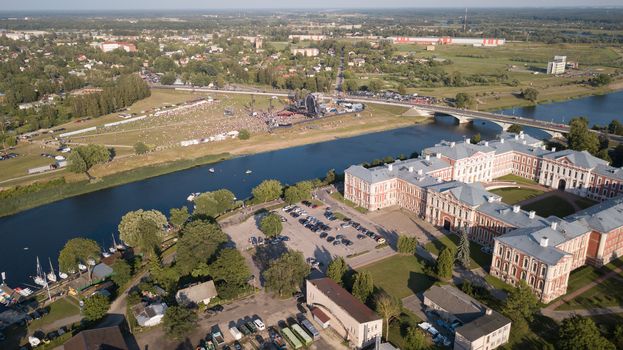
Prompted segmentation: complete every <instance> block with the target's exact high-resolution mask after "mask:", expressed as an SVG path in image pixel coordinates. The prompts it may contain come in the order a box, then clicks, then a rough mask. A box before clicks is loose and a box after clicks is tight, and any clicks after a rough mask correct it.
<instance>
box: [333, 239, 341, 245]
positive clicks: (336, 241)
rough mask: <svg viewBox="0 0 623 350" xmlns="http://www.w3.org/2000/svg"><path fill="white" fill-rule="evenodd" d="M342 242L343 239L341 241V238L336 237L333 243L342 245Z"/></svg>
mask: <svg viewBox="0 0 623 350" xmlns="http://www.w3.org/2000/svg"><path fill="white" fill-rule="evenodd" d="M340 244H342V241H340V240H339V239H336V240H335V241H333V245H340Z"/></svg>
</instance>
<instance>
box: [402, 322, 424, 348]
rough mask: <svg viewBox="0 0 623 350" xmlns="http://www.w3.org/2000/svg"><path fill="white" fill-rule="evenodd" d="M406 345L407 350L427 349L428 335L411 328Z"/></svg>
mask: <svg viewBox="0 0 623 350" xmlns="http://www.w3.org/2000/svg"><path fill="white" fill-rule="evenodd" d="M404 344H405V345H404V347H405V350H422V349H426V347H427V344H426V334H425V333H424V331H422V330H421V329H419V328H418V327H409V329H407V336H406V337H405V342H404Z"/></svg>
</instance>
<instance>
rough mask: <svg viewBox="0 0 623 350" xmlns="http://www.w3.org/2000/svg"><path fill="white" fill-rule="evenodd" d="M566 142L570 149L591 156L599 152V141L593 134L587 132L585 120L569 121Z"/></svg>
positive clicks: (586, 121) (581, 118)
mask: <svg viewBox="0 0 623 350" xmlns="http://www.w3.org/2000/svg"><path fill="white" fill-rule="evenodd" d="M567 140H568V141H569V148H570V149H573V150H576V151H588V152H589V153H591V154H596V153H597V151H599V139H598V137H597V135H596V134H595V133H593V132H591V131H590V130H589V128H588V120H587V119H586V118H583V117H580V118H573V119H571V123H570V124H569V134H568V135H567Z"/></svg>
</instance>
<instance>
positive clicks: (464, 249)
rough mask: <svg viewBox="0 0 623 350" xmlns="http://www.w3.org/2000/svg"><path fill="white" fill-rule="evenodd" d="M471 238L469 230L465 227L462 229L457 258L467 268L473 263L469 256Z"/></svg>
mask: <svg viewBox="0 0 623 350" xmlns="http://www.w3.org/2000/svg"><path fill="white" fill-rule="evenodd" d="M469 255H470V251H469V239H468V238H467V231H466V230H465V229H462V230H461V241H460V242H459V247H458V250H457V252H456V260H457V261H458V262H459V263H460V264H461V265H462V266H463V267H465V268H469V266H470V264H471V259H470V257H469Z"/></svg>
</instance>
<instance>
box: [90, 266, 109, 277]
mask: <svg viewBox="0 0 623 350" xmlns="http://www.w3.org/2000/svg"><path fill="white" fill-rule="evenodd" d="M91 273H92V275H93V278H95V279H104V278H106V277H108V276H110V275H112V273H113V270H112V267H110V266H108V265H106V264H104V263H100V264H97V265H95V267H93V271H92V272H91Z"/></svg>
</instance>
